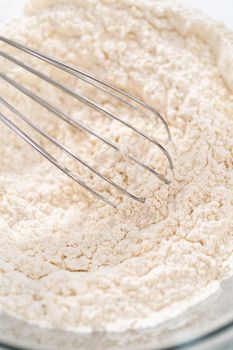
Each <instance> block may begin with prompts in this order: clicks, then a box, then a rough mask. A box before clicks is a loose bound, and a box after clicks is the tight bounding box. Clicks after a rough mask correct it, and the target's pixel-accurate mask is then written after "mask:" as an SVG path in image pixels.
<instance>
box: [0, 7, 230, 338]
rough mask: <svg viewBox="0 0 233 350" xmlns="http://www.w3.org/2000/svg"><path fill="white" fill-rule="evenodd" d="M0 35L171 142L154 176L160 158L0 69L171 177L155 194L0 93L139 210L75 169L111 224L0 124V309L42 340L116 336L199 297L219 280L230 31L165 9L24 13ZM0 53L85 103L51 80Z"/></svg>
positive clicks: (224, 232) (5, 91) (22, 76)
mask: <svg viewBox="0 0 233 350" xmlns="http://www.w3.org/2000/svg"><path fill="white" fill-rule="evenodd" d="M1 33H2V35H5V36H7V37H9V38H12V39H13V40H16V41H19V42H22V43H24V44H26V45H28V46H31V47H33V48H35V49H39V50H40V51H42V52H45V53H47V54H49V55H51V56H53V57H55V58H57V59H60V60H62V61H64V62H66V63H68V64H71V65H73V66H80V67H83V68H84V69H86V70H88V71H91V72H94V73H95V74H97V75H99V76H101V77H104V78H105V79H106V80H109V81H111V82H113V83H116V84H118V85H119V86H120V87H122V88H124V89H126V90H128V91H130V92H131V93H132V94H134V95H136V96H138V97H139V98H142V99H144V101H145V102H148V103H149V104H150V105H151V106H153V107H154V108H156V109H158V110H159V111H160V112H161V113H162V114H163V115H164V116H166V120H167V122H168V124H169V127H170V131H171V134H172V140H173V143H171V144H169V145H167V147H168V150H169V152H170V153H171V155H172V158H173V161H174V168H175V170H174V174H171V173H169V171H168V170H166V169H167V163H166V159H165V158H164V157H163V156H162V155H161V153H158V152H157V151H156V150H155V148H154V147H151V146H150V145H148V144H147V143H146V142H144V141H143V140H142V139H140V140H137V144H136V145H137V146H135V139H134V138H133V139H132V140H133V141H132V140H131V138H130V136H131V134H130V133H128V131H127V130H125V129H124V127H123V126H122V125H121V124H119V123H118V124H117V127H116V124H115V123H112V122H110V121H109V120H108V119H107V118H106V117H105V116H101V115H98V113H97V112H95V111H93V110H90V109H89V108H88V107H87V106H84V105H81V104H79V103H77V101H75V100H74V99H72V98H71V97H69V96H65V95H64V94H63V93H62V92H60V91H58V90H56V89H55V88H52V87H50V86H48V85H47V84H45V83H44V82H42V81H40V80H39V79H37V78H36V77H34V76H33V75H31V74H29V73H25V72H24V71H23V70H22V69H20V68H17V67H16V66H14V65H13V64H12V63H9V62H7V61H6V60H4V61H3V60H1V67H2V69H4V71H5V72H6V73H7V74H8V76H10V77H11V78H14V79H16V80H17V81H19V82H20V83H21V84H23V85H24V86H26V87H28V88H30V89H31V90H32V91H34V92H36V93H37V94H39V95H41V96H44V97H45V98H47V100H49V102H50V103H53V104H54V105H56V106H57V107H58V108H61V109H62V110H64V111H65V112H66V113H67V114H69V115H71V116H73V117H74V118H77V119H78V120H81V121H83V122H85V123H87V125H89V126H90V125H91V126H92V128H93V129H95V130H96V131H98V132H99V133H101V134H102V135H104V136H106V137H109V138H110V139H112V140H114V141H115V142H117V143H119V145H121V147H122V148H124V149H126V150H128V151H134V152H135V154H136V156H137V158H138V159H140V160H143V161H145V162H146V163H147V164H150V165H151V166H153V167H154V168H155V169H156V170H158V171H162V172H163V173H164V174H166V175H167V176H168V177H170V178H171V180H172V182H171V184H170V185H169V186H168V185H166V184H164V183H163V182H161V181H159V180H158V179H156V178H155V177H153V176H152V175H151V174H148V173H147V172H146V171H141V170H139V169H138V168H136V167H135V166H133V165H132V164H131V165H129V162H128V161H127V159H125V158H124V157H121V156H120V155H119V154H118V153H117V152H115V151H114V150H111V149H110V148H109V147H105V146H104V145H103V144H102V143H101V142H99V141H97V140H96V139H95V138H94V137H91V138H88V137H87V136H86V135H85V134H84V133H82V132H81V131H77V130H75V129H74V128H72V127H71V126H68V125H66V124H65V123H63V122H62V121H61V120H59V119H58V118H56V117H55V116H54V115H52V114H51V113H49V112H48V111H46V110H45V109H43V108H42V107H39V106H38V105H37V104H35V103H34V102H33V101H31V100H30V99H29V98H27V97H24V96H23V95H22V94H21V93H20V92H17V91H16V90H15V89H14V88H12V87H10V86H9V85H7V83H3V82H2V81H1V83H0V91H1V93H0V94H1V96H3V97H4V98H6V99H7V100H8V101H11V102H12V103H13V104H14V106H15V107H17V108H18V109H19V110H20V111H21V112H22V113H25V115H27V116H30V118H32V119H33V120H34V122H37V123H38V124H39V125H40V126H41V127H42V128H43V129H44V130H46V131H47V132H49V133H50V135H52V136H53V137H56V138H57V139H59V141H61V142H62V143H63V144H65V145H66V146H67V147H69V148H70V149H72V150H74V151H76V152H77V153H78V154H79V155H80V156H82V157H83V158H85V159H88V160H89V161H90V162H91V163H92V164H94V165H95V166H96V167H97V168H99V169H101V170H102V171H103V172H104V174H105V175H106V176H109V177H110V178H112V179H113V180H114V181H116V182H117V183H119V184H120V185H124V187H125V188H127V189H128V190H129V191H131V192H132V193H134V194H136V195H138V196H142V197H144V196H145V197H146V198H147V200H146V203H145V204H140V203H137V202H133V201H132V200H130V199H128V198H126V197H125V196H122V195H121V194H120V193H117V192H114V191H112V190H110V189H109V186H108V185H106V184H105V183H103V182H101V181H100V180H98V179H97V178H96V177H95V176H94V177H93V176H91V174H90V173H88V172H87V171H84V169H82V167H81V166H76V168H75V169H76V171H77V172H78V173H79V174H80V176H83V178H84V179H85V180H87V181H89V184H91V185H93V186H94V187H96V188H98V190H99V191H100V193H101V194H103V195H107V196H110V197H111V198H113V196H114V198H115V202H116V203H117V204H118V208H119V209H118V210H117V211H116V210H114V209H112V208H111V207H110V206H108V205H106V204H105V203H103V202H101V201H97V200H94V199H93V197H92V196H91V195H89V194H88V193H87V192H85V191H84V190H82V189H81V188H80V187H79V186H77V184H75V183H74V182H73V181H71V180H70V179H69V178H68V177H66V176H64V175H62V174H61V173H60V172H59V171H58V170H57V169H56V168H55V167H53V166H52V165H51V164H50V163H49V162H47V161H46V160H44V159H43V158H42V157H40V156H39V155H38V154H37V153H36V152H35V151H32V149H31V148H30V147H29V146H27V145H25V143H24V142H23V141H22V140H20V139H19V138H18V137H17V136H16V135H15V134H13V133H12V132H11V131H10V130H9V129H7V127H6V126H4V125H0V128H1V144H0V159H1V162H0V241H1V244H0V307H1V309H2V310H4V311H6V312H8V313H10V314H13V315H16V316H17V317H20V318H23V319H25V320H27V321H29V322H33V323H36V324H40V325H43V326H46V327H59V328H64V329H74V330H77V331H87V332H88V331H93V330H108V331H122V330H125V329H131V328H140V327H147V326H155V325H156V324H158V323H159V322H161V321H163V320H165V319H168V318H169V317H171V315H176V314H177V313H179V312H181V311H182V310H184V309H186V308H187V307H188V306H189V305H193V304H194V303H196V302H198V301H200V300H201V299H203V297H205V296H206V295H207V294H208V293H211V292H212V291H213V290H215V288H217V287H218V285H219V283H220V281H221V280H223V279H224V278H226V277H228V276H230V275H231V274H232V272H233V271H232V270H233V267H232V256H233V255H232V254H233V227H232V226H233V220H232V218H233V175H232V168H233V161H232V159H233V157H232V156H233V95H232V91H233V63H232V62H233V34H232V33H230V32H228V31H227V30H226V29H225V28H224V27H222V26H221V25H219V24H216V23H215V22H212V21H211V20H208V19H206V18H204V17H203V16H202V15H201V14H199V13H197V12H195V11H192V10H188V9H185V8H184V7H183V5H181V4H180V3H178V2H175V1H169V0H155V1H150V0H148V1H143V0H142V1H137V2H136V1H132V0H124V1H111V0H88V1H81V0H73V1H69V4H68V2H67V1H64V0H63V1H61V0H60V1H56V0H34V1H31V2H29V4H28V5H27V7H26V9H25V14H24V16H22V17H21V18H19V19H15V20H14V21H12V22H10V23H8V24H6V25H5V26H4V27H3V28H2V29H1ZM2 48H4V51H6V52H8V53H11V54H13V55H14V56H15V57H18V58H20V59H22V60H24V61H25V62H27V63H28V64H29V63H30V64H32V65H33V67H36V68H37V69H39V70H41V71H43V72H45V73H46V74H48V75H50V76H52V77H54V78H56V79H58V80H59V81H61V82H62V83H64V84H66V85H68V86H69V87H71V88H73V89H77V90H78V91H82V92H84V93H86V94H87V95H88V96H92V95H93V94H94V91H93V89H92V88H90V87H88V86H84V85H82V83H81V82H79V81H77V80H76V79H73V78H71V77H70V76H69V75H66V74H63V73H61V72H59V71H58V70H56V69H55V68H51V67H50V66H48V65H47V64H45V63H41V62H40V61H38V60H36V59H33V58H31V57H28V56H26V55H25V54H23V53H20V52H19V51H16V50H13V49H12V48H10V47H9V46H7V45H5V44H1V49H2ZM99 99H100V102H101V103H102V105H103V106H106V107H108V108H112V110H113V111H115V112H118V114H119V111H124V109H121V108H123V107H122V106H121V107H119V106H118V104H117V103H111V102H110V101H109V100H108V99H106V96H100V97H99ZM111 106H112V107H111ZM1 111H3V112H4V113H5V114H7V115H8V116H9V117H11V118H12V120H15V121H16V119H15V118H14V117H13V115H12V114H11V113H9V111H7V110H6V109H5V108H3V107H2V106H1ZM123 114H124V113H123ZM126 118H128V119H129V120H131V121H132V123H133V124H134V125H136V126H137V127H138V128H143V129H144V130H145V131H146V132H148V133H149V134H151V133H152V134H153V135H154V136H156V137H158V138H159V139H160V140H162V141H165V140H166V133H165V130H164V128H162V127H161V126H159V123H155V124H153V123H152V122H151V121H150V122H146V121H145V119H143V118H141V117H137V116H135V115H132V116H131V115H130V114H129V115H127V112H126ZM130 118H131V119H130ZM17 123H18V124H19V122H17ZM157 124H158V125H157ZM22 126H23V127H24V129H25V130H27V131H29V129H27V128H26V127H25V125H23V124H22ZM30 135H32V136H33V137H35V139H36V140H37V141H38V142H40V143H41V144H42V145H43V146H44V147H46V149H48V150H49V151H50V152H52V154H53V155H55V156H56V157H58V158H59V160H62V161H64V162H65V164H66V163H67V164H68V165H71V163H70V161H68V160H67V159H65V157H64V155H62V154H61V153H60V152H59V151H57V150H56V149H54V148H53V146H51V145H48V144H47V143H46V141H45V140H43V139H42V138H39V137H38V136H37V135H36V134H33V133H30Z"/></svg>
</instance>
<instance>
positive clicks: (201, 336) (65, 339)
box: [0, 0, 233, 350]
mask: <svg viewBox="0 0 233 350" xmlns="http://www.w3.org/2000/svg"><path fill="white" fill-rule="evenodd" d="M24 2H25V0H14V2H10V4H9V1H8V0H0V10H1V11H0V22H1V21H3V20H5V19H7V18H9V17H10V16H12V15H14V14H16V13H18V12H19V9H20V7H21V6H22V4H23V3H24ZM3 349H12V350H16V349H21V350H23V349H24V350H26V349H28V350H29V349H30V350H39V349H40V350H41V349H43V350H45V349H46V350H59V349H62V350H63V349H66V350H158V349H160V350H162V349H164V350H165V349H166V350H178V349H190V350H210V349H211V350H232V349H233V278H231V279H228V280H226V281H224V282H223V283H222V284H221V287H220V288H219V289H218V290H217V291H216V292H215V294H213V295H212V296H211V297H209V298H208V299H207V300H205V301H203V302H201V303H199V304H198V305H197V306H194V307H192V308H190V309H188V310H187V311H186V312H183V313H182V314H180V315H179V316H177V317H175V318H173V319H172V320H170V321H168V322H165V323H163V324H162V325H160V326H158V327H156V328H150V329H144V330H141V331H130V332H125V333H93V334H79V333H72V332H66V331H61V330H49V329H43V328H39V327H37V326H35V325H30V324H28V323H26V322H24V321H21V320H18V319H16V318H13V317H11V316H9V315H6V314H0V350H3Z"/></svg>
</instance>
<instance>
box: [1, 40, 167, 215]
mask: <svg viewBox="0 0 233 350" xmlns="http://www.w3.org/2000/svg"><path fill="white" fill-rule="evenodd" d="M0 41H2V42H4V43H6V44H8V45H10V46H12V47H14V48H17V49H19V50H21V51H23V52H25V53H27V54H29V55H31V56H34V57H36V58H38V59H40V60H42V61H44V62H47V63H48V64H50V65H52V66H55V67H57V68H59V69H61V70H63V71H65V72H67V73H69V74H70V75H72V76H75V77H76V78H78V79H81V80H82V81H84V82H85V83H87V84H90V85H92V86H93V87H95V88H96V89H99V90H101V91H103V92H104V93H107V94H109V95H110V96H111V97H113V98H115V99H116V100H118V101H120V102H121V103H123V104H124V105H126V106H127V107H128V108H130V109H132V110H134V111H136V112H138V113H140V114H141V115H142V114H144V115H145V110H147V111H150V112H152V113H153V114H154V115H155V117H157V118H159V119H160V120H161V122H162V123H163V124H164V126H165V128H166V131H167V134H168V138H169V139H170V132H169V128H168V125H167V123H166V121H165V119H164V118H163V117H162V116H161V115H160V114H159V113H158V112H157V111H156V110H155V109H154V108H152V107H151V106H149V105H148V104H146V103H144V102H143V101H141V100H140V99H138V98H136V97H134V96H132V95H130V94H129V93H127V92H125V91H123V90H121V89H120V88H118V87H117V86H115V85H112V84H110V83H108V82H105V81H104V80H102V79H100V78H97V77H95V76H93V75H92V74H89V73H86V72H84V71H82V70H80V69H77V68H73V67H71V66H69V65H67V64H65V63H62V62H60V61H58V60H55V59H54V58H51V57H49V56H47V55H45V54H42V53H40V52H38V51H36V50H34V49H31V48H29V47H26V46H24V45H22V44H20V43H18V42H15V41H13V40H10V39H8V38H5V37H3V36H0ZM0 56H1V57H3V58H5V59H7V60H9V61H11V62H12V63H14V64H16V65H18V66H20V67H21V68H23V69H25V70H26V71H28V72H30V73H32V74H33V75H35V76H37V77H39V78H40V79H42V80H44V81H45V82H47V83H48V84H50V85H53V86H54V87H56V88H57V89H59V90H61V91H63V92H64V93H66V94H68V95H70V96H72V97H73V98H75V99H77V100H78V101H80V102H82V103H84V104H86V105H88V106H89V107H91V108H93V109H94V110H96V111H98V112H101V113H102V114H104V115H105V116H107V117H109V118H112V119H114V120H116V121H118V122H120V123H122V124H123V125H125V126H126V127H128V128H130V129H131V130H133V131H134V132H135V133H137V134H139V135H140V136H142V137H144V138H145V139H146V140H148V141H149V142H151V143H152V144H153V145H155V146H156V147H159V149H160V150H161V152H162V153H163V154H164V155H165V156H166V158H167V160H168V164H169V167H170V168H171V169H173V163H172V159H171V157H170V155H169V153H168V152H167V150H166V149H165V148H164V147H163V146H162V145H161V144H160V143H159V142H158V141H157V140H155V139H154V138H153V137H151V136H148V135H146V134H145V133H144V132H142V131H141V130H139V129H137V128H136V127H135V126H134V125H132V124H131V123H129V122H127V121H124V120H122V119H121V118H120V117H119V116H118V115H116V114H114V113H112V112H110V111H109V110H107V109H105V108H104V107H102V106H101V105H99V104H97V103H96V102H95V101H93V100H90V99H89V98H87V97H85V96H82V95H80V94H79V93H77V92H75V91H73V90H72V89H70V88H69V87H67V86H65V85H63V84H61V83H60V82H58V81H56V80H54V79H52V78H50V77H48V76H47V75H45V74H43V73H42V72H40V71H38V70H36V69H34V68H32V67H31V66H28V65H27V64H25V63H23V62H22V61H20V60H18V59H16V58H14V57H12V56H11V55H9V54H7V53H5V52H3V51H0ZM0 78H2V79H3V80H4V81H5V82H7V83H8V84H10V85H11V86H13V87H14V88H16V89H17V90H19V91H20V92H21V93H23V94H24V95H26V96H28V97H29V98H31V99H32V100H33V101H35V102H36V103H38V104H39V105H41V106H42V107H44V108H45V109H47V110H48V111H50V112H52V113H53V114H54V115H55V116H56V117H59V118H60V119H62V120H64V121H65V122H67V123H68V124H69V125H72V126H73V127H74V128H77V129H81V130H82V131H84V132H85V133H87V134H88V135H92V136H94V137H96V138H97V139H99V140H101V141H102V142H104V143H105V144H107V145H108V146H110V147H112V148H113V149H114V150H115V151H117V152H120V153H121V154H122V155H123V156H125V157H127V158H128V159H130V160H131V161H133V162H134V163H136V164H137V165H139V166H141V167H143V168H144V169H146V170H148V171H150V172H151V173H152V174H153V175H155V176H156V177H158V178H159V179H160V180H161V181H163V182H164V183H166V184H169V183H170V181H169V180H168V179H166V178H165V177H164V176H163V175H162V174H160V173H158V172H156V171H155V170H154V169H152V168H151V167H150V166H148V165H146V164H144V163H143V162H142V161H140V160H138V159H136V158H135V157H133V156H132V155H130V154H129V153H128V152H126V151H125V150H124V149H121V148H120V147H119V146H118V145H117V144H116V143H115V142H113V141H111V140H109V139H108V138H105V137H104V136H102V135H99V134H98V133H96V132H95V130H92V129H91V128H89V127H88V126H86V125H85V124H83V123H82V122H81V121H76V120H74V119H73V118H72V117H70V116H69V115H68V114H66V113H65V112H63V111H62V110H60V109H58V108H57V107H55V106H54V105H52V104H51V103H49V102H48V101H47V100H46V99H43V98H41V97H39V96H38V95H37V94H35V93H33V92H32V91H30V90H29V89H27V88H26V87H24V86H23V85H21V84H19V83H17V82H16V81H15V80H12V79H11V78H9V77H8V76H7V75H6V74H4V73H1V72H0ZM129 101H130V102H129ZM0 103H1V104H2V105H4V106H5V107H6V108H7V109H8V110H9V111H11V112H13V113H14V115H16V116H17V117H18V118H20V119H21V120H23V121H24V122H25V123H26V124H27V125H28V126H30V127H31V128H32V129H33V130H35V131H36V132H38V133H39V134H40V135H42V136H43V137H45V138H46V139H47V140H48V141H50V142H51V143H52V144H54V145H55V146H56V147H58V148H59V149H61V150H62V151H64V152H65V153H66V154H67V155H68V156H69V157H71V158H73V159H74V160H76V161H78V162H80V163H81V164H82V165H83V166H85V167H86V168H88V169H89V170H90V171H92V172H93V173H94V174H95V175H97V176H99V177H100V178H101V179H102V180H104V181H106V182H107V183H108V184H110V185H111V186H113V187H114V188H115V189H116V190H118V191H120V192H121V193H122V194H124V195H127V196H129V197H130V198H131V199H133V200H136V201H138V202H141V203H144V201H145V198H140V197H137V196H135V195H134V194H132V193H130V192H128V191H127V190H126V189H124V188H123V187H121V186H119V185H118V184H117V183H115V182H114V181H112V180H110V179H109V178H107V177H106V176H105V175H103V174H102V173H100V172H99V171H97V170H96V169H94V168H93V167H92V166H91V165H90V164H88V162H87V161H86V160H83V159H81V158H80V157H79V156H77V155H76V154H74V153H73V152H71V151H70V150H69V149H67V148H66V147H65V146H64V145H62V144H61V143H60V142H59V141H57V140H56V139H55V138H53V137H52V136H50V135H49V134H48V133H46V132H45V131H43V130H42V129H41V128H40V127H39V126H38V125H36V124H35V123H33V122H32V121H31V120H30V119H29V118H28V117H27V116H25V115H24V114H22V113H21V112H19V111H18V110H17V109H15V108H14V107H13V106H12V105H11V104H9V103H8V102H7V101H6V100H4V99H3V98H2V97H0ZM0 120H1V121H2V122H3V123H4V124H6V125H7V126H8V127H9V128H10V129H12V130H13V131H14V132H15V133H16V134H17V135H19V136H20V137H21V138H22V139H24V140H25V141H26V142H27V143H28V144H30V145H31V146H32V147H33V148H34V149H35V150H37V151H38V152H39V153H40V154H41V155H42V156H43V157H45V158H46V159H47V160H48V161H50V162H51V163H52V164H53V165H54V166H56V167H57V168H58V169H60V170H61V171H62V172H63V173H65V174H66V175H67V176H69V177H70V178H71V179H73V180H74V181H75V182H76V183H78V184H79V185H80V186H82V187H83V188H85V189H86V190H87V191H89V192H90V193H91V194H93V195H94V196H95V197H97V198H98V199H101V200H103V201H104V202H106V203H107V204H109V205H111V206H112V207H114V208H116V205H115V204H114V203H113V202H112V201H110V200H108V199H107V198H105V197H104V196H103V195H101V194H100V193H98V192H97V191H96V190H94V189H93V188H91V187H90V186H88V185H87V184H86V183H85V182H83V181H82V180H81V179H80V178H78V177H77V176H76V175H75V174H74V173H73V172H72V171H71V170H69V169H67V168H66V167H65V166H64V165H62V164H61V163H60V162H59V161H58V160H57V159H55V158H54V157H53V156H52V155H51V154H50V153H48V152H47V151H46V150H45V149H44V148H43V147H41V146H40V145H39V144H38V143H37V142H36V141H35V140H33V139H32V138H31V137H30V136H29V135H27V134H26V133H25V132H24V131H23V130H21V129H20V128H19V127H18V126H17V125H16V124H14V123H13V122H12V121H11V120H10V119H9V118H8V117H7V116H6V115H5V114H3V113H2V112H0Z"/></svg>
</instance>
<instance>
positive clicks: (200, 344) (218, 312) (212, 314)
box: [0, 278, 233, 350]
mask: <svg viewBox="0 0 233 350" xmlns="http://www.w3.org/2000/svg"><path fill="white" fill-rule="evenodd" d="M0 349H30V350H39V349H43V350H45V349H46V350H60V349H62V350H63V349H66V350H157V349H167V350H175V349H177V350H178V349H192V350H207V349H208V350H232V349H233V278H231V279H228V280H226V281H224V282H223V283H222V285H221V288H220V289H219V290H217V292H216V293H215V294H213V295H212V296H211V297H209V298H208V299H207V300H205V301H204V302H202V303H200V304H198V305H197V306H195V307H193V308H191V309H188V310H187V311H186V312H184V313H183V314H181V315H180V316H178V317H176V318H174V319H172V320H170V321H168V322H166V323H164V324H163V325H161V326H159V327H156V328H151V329H145V330H141V331H130V332H125V333H93V334H80V333H73V332H65V331H61V330H49V329H42V328H39V327H37V326H34V325H29V324H27V323H25V322H23V321H20V320H17V319H15V318H12V317H10V316H8V315H0Z"/></svg>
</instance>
